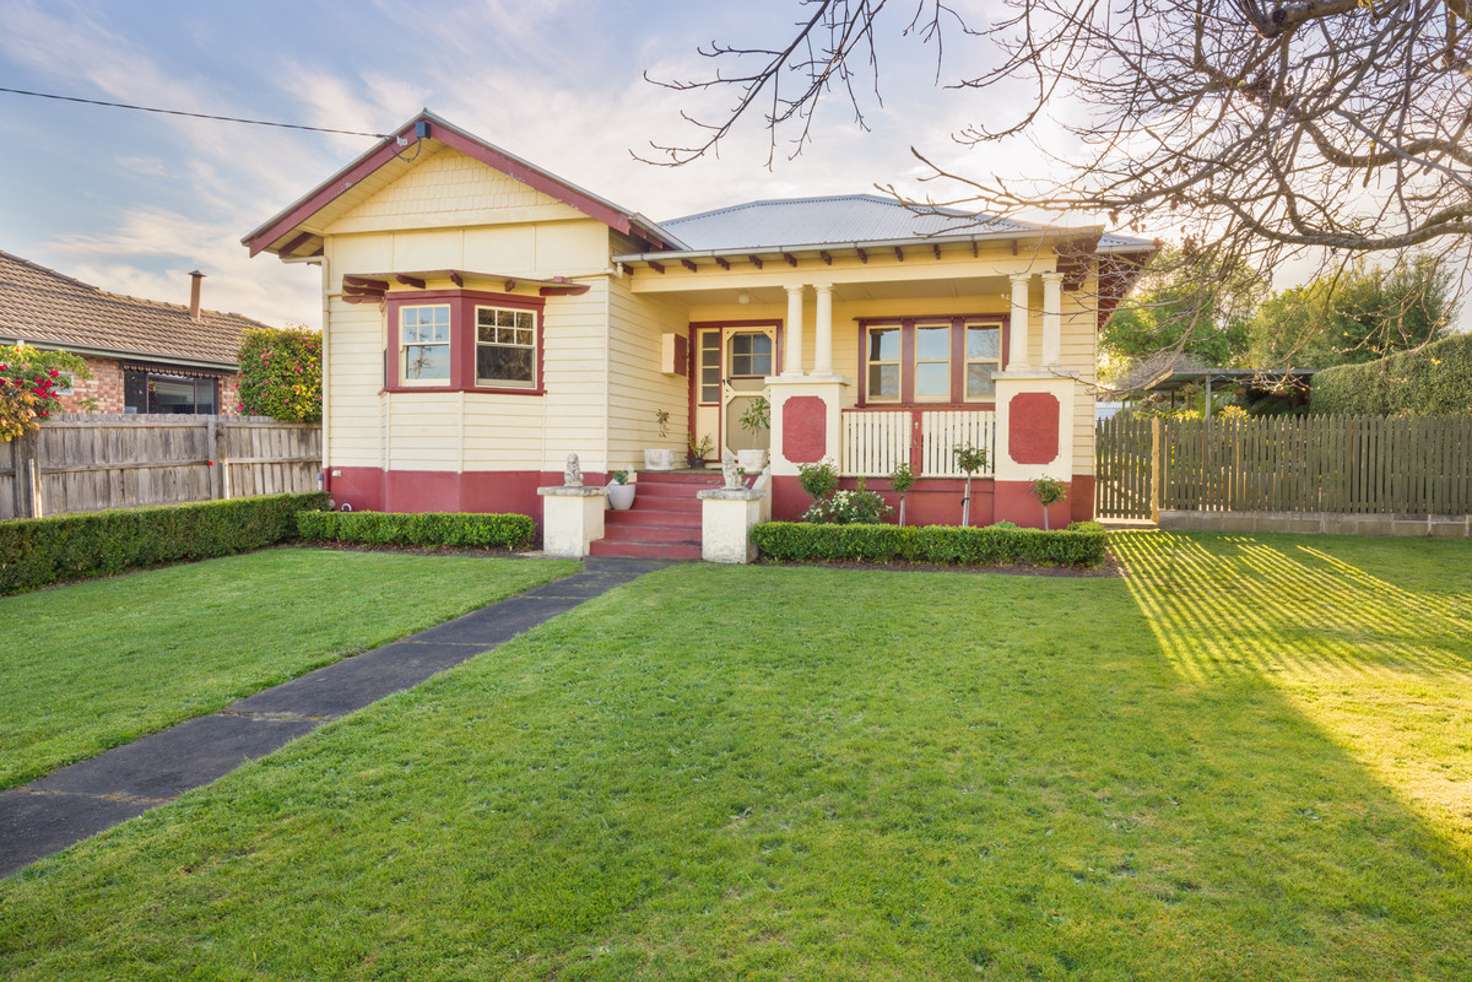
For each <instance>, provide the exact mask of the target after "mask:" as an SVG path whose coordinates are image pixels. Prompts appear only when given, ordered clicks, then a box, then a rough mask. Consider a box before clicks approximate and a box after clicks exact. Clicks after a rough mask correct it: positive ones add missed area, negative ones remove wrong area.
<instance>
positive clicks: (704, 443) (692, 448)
mask: <svg viewBox="0 0 1472 982" xmlns="http://www.w3.org/2000/svg"><path fill="white" fill-rule="evenodd" d="M714 449H715V444H713V443H711V442H710V437H709V436H708V435H707V436H703V437H701V438H700V440H699V442H696V440H695V437H693V436H692V437H688V438H687V439H686V440H685V462H686V463H687V464H689V465H690V466H691V467H704V466H705V458H706V457H709V456H710V453H711V451H712V450H714Z"/></svg>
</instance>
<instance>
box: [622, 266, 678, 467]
mask: <svg viewBox="0 0 1472 982" xmlns="http://www.w3.org/2000/svg"><path fill="white" fill-rule="evenodd" d="M608 310H609V313H608V342H609V343H608V458H609V459H608V466H609V467H610V468H615V469H637V468H639V467H642V466H644V451H645V449H647V448H652V447H669V448H672V449H675V450H677V451H682V452H683V450H684V447H685V437H686V434H687V433H688V426H689V418H690V414H689V407H690V403H689V399H690V390H689V386H688V382H689V379H688V377H687V376H685V375H678V374H674V375H667V374H665V373H664V372H662V371H660V367H661V366H660V354H661V345H662V343H663V336H664V335H665V334H666V333H673V334H678V335H680V336H682V337H683V336H685V334H686V331H687V330H688V327H689V323H690V318H689V316H688V314H687V308H685V307H684V306H683V305H679V304H674V303H671V302H669V301H663V300H659V299H650V298H646V297H639V296H635V295H634V294H633V293H632V292H631V291H630V290H629V288H628V283H627V281H626V280H623V279H617V280H614V281H613V282H612V284H611V287H610V292H609V308H608ZM660 409H664V410H667V411H668V412H669V414H670V420H669V429H668V433H669V435H668V436H667V437H666V438H665V439H663V440H661V439H660V437H659V424H658V423H657V422H656V421H655V417H654V414H655V412H656V411H657V410H660Z"/></svg>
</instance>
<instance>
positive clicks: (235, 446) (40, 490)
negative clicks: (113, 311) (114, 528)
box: [0, 413, 322, 519]
mask: <svg viewBox="0 0 1472 982" xmlns="http://www.w3.org/2000/svg"><path fill="white" fill-rule="evenodd" d="M321 468H322V430H321V427H319V426H317V425H315V424H311V425H308V424H298V423H282V422H279V421H277V420H274V419H268V418H265V417H256V416H186V415H93V414H84V413H68V414H63V415H61V416H58V417H56V418H53V419H51V420H48V421H47V422H46V423H45V424H44V425H43V426H42V427H41V429H40V430H39V431H38V432H36V433H32V434H29V435H27V436H25V437H22V438H20V439H18V440H13V441H11V442H10V443H0V519H6V518H30V517H38V516H42V515H57V514H62V513H66V512H86V511H100V510H102V509H105V508H130V507H139V506H143V505H166V504H178V503H182V502H186V501H208V500H210V499H215V498H241V497H247V496H250V495H260V494H278V493H284V492H304V491H314V490H316V489H317V487H318V481H319V477H320V475H321Z"/></svg>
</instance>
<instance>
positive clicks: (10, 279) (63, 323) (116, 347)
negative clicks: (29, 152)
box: [0, 251, 266, 413]
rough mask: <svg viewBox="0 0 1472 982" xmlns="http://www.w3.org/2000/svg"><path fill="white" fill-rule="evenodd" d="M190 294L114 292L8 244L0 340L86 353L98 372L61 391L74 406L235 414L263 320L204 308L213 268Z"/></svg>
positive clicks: (0, 272) (0, 289)
mask: <svg viewBox="0 0 1472 982" xmlns="http://www.w3.org/2000/svg"><path fill="white" fill-rule="evenodd" d="M190 277H191V282H190V303H189V305H188V306H183V305H180V304H171V303H162V302H160V301H158V300H142V299H139V298H137V297H127V296H122V295H120V294H116V293H108V292H107V291H105V290H101V289H98V288H97V287H95V286H92V285H91V284H88V283H83V282H82V281H80V280H75V279H72V278H71V277H70V276H65V275H63V274H61V273H58V272H56V271H55V270H53V269H48V268H46V267H45V266H41V265H38V264H36V263H33V262H31V261H29V260H26V259H22V258H20V257H19V256H15V255H12V254H10V253H8V252H4V251H0V343H3V344H16V343H24V344H28V345H34V346H35V347H38V348H49V349H56V350H64V351H70V352H73V353H75V354H77V355H80V356H81V357H82V358H83V359H84V360H85V361H86V362H87V365H88V367H89V368H90V369H91V370H92V378H90V379H79V380H77V382H76V383H75V385H73V386H72V388H71V391H70V392H69V393H68V394H66V395H64V396H63V397H62V405H63V408H65V409H66V411H68V412H103V413H145V412H146V413H233V412H235V407H236V405H237V402H238V391H239V383H240V365H239V363H238V362H237V360H236V352H237V351H238V350H239V348H240V340H241V336H242V335H243V334H244V332H245V330H246V328H251V327H264V326H266V325H264V324H261V323H260V322H259V321H254V320H251V319H250V318H249V317H242V316H241V315H240V314H226V313H220V312H218V311H214V310H205V309H203V308H201V307H200V286H201V280H203V279H204V274H203V273H199V272H194V273H191V274H190Z"/></svg>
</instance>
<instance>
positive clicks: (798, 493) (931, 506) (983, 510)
mask: <svg viewBox="0 0 1472 982" xmlns="http://www.w3.org/2000/svg"><path fill="white" fill-rule="evenodd" d="M857 485H858V481H857V479H855V478H851V477H846V478H844V479H843V480H842V481H840V482H839V487H842V488H847V489H853V488H854V487H856V486H857ZM865 486H866V487H868V489H869V490H870V491H877V492H879V494H880V495H881V496H882V497H883V498H884V500H885V501H886V502H887V503H888V504H889V506H890V507H891V508H894V509H895V514H892V515H891V516H890V520H891V521H893V520H894V519H895V518H896V517H897V515H898V512H899V500H900V498H899V495H898V494H896V493H895V492H894V491H892V490H890V484H889V481H888V480H886V479H884V478H873V479H870V480H869V481H867V482H866V485H865ZM965 488H966V482H965V481H963V480H961V479H959V478H923V477H922V478H920V479H918V480H917V481H916V482H915V484H914V486H913V487H911V488H910V490H909V492H908V493H907V494H906V496H905V523H906V524H907V525H959V524H961V496H962V495H963V494H964V493H965ZM1075 497H1077V498H1078V500H1077V501H1075V500H1074V499H1075ZM809 504H811V499H810V498H809V497H808V496H807V492H805V491H803V489H802V483H801V482H800V481H799V480H798V479H797V478H796V477H774V478H772V517H773V518H775V519H777V520H779V521H785V522H795V521H798V520H799V519H801V518H802V513H803V512H804V511H806V510H807V507H808V505H809ZM1093 516H1094V478H1093V477H1092V476H1090V475H1087V474H1075V475H1074V477H1073V481H1072V483H1071V484H1070V485H1069V490H1068V497H1067V498H1065V499H1064V500H1063V501H1060V502H1057V503H1056V504H1054V505H1053V506H1052V508H1050V509H1049V510H1048V522H1049V525H1050V527H1052V528H1063V527H1065V526H1066V525H1067V524H1068V523H1069V522H1072V521H1083V520H1086V519H1089V518H1092V517H1093ZM1001 521H1008V522H1014V523H1016V524H1018V525H1021V526H1024V527H1026V528H1042V527H1043V506H1042V505H1040V504H1039V503H1038V499H1037V497H1036V496H1035V495H1034V494H1033V493H1032V482H1031V481H994V480H992V479H991V478H978V479H976V480H974V481H972V482H971V524H972V525H975V526H982V525H991V524H992V523H993V522H1001Z"/></svg>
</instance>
